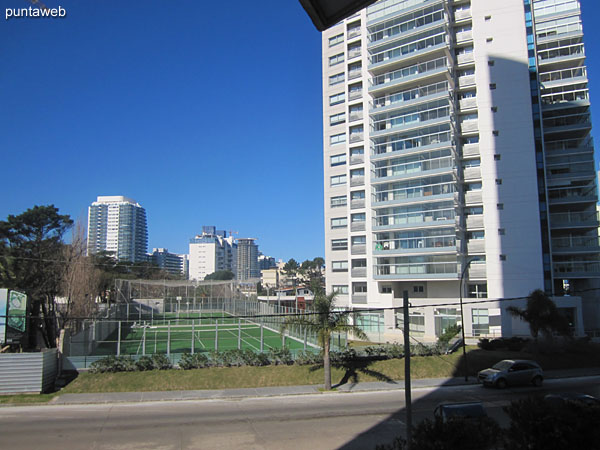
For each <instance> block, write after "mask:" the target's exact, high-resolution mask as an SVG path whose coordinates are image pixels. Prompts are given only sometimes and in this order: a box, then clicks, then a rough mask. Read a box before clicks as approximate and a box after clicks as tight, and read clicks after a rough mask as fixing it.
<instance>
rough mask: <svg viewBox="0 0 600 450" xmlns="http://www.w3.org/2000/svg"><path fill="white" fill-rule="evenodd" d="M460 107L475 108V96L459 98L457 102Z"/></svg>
mask: <svg viewBox="0 0 600 450" xmlns="http://www.w3.org/2000/svg"><path fill="white" fill-rule="evenodd" d="M458 106H459V107H460V109H473V108H477V99H476V98H475V97H469V98H461V99H460V100H459V102H458Z"/></svg>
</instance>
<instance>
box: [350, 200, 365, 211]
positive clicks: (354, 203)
mask: <svg viewBox="0 0 600 450" xmlns="http://www.w3.org/2000/svg"><path fill="white" fill-rule="evenodd" d="M364 207H365V199H364V198H361V199H360V200H351V201H350V209H360V208H364Z"/></svg>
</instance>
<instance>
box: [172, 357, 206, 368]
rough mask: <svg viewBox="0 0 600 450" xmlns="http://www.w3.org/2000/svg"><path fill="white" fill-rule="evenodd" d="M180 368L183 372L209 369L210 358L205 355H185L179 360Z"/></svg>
mask: <svg viewBox="0 0 600 450" xmlns="http://www.w3.org/2000/svg"><path fill="white" fill-rule="evenodd" d="M179 367H180V368H182V369H183V370H189V369H202V368H204V367H208V357H207V356H206V355H205V354H204V353H194V354H193V355H190V354H189V353H184V354H183V355H181V359H180V360H179Z"/></svg>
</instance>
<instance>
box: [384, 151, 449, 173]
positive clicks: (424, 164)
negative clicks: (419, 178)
mask: <svg viewBox="0 0 600 450" xmlns="http://www.w3.org/2000/svg"><path fill="white" fill-rule="evenodd" d="M453 167H454V158H453V157H452V156H447V157H444V158H435V159H429V160H425V161H413V162H408V163H404V164H394V165H389V166H386V167H381V168H377V169H375V178H386V177H394V176H401V175H410V174H414V173H419V172H425V171H428V170H436V169H450V168H453Z"/></svg>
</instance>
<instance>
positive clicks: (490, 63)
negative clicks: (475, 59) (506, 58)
mask: <svg viewBox="0 0 600 450" xmlns="http://www.w3.org/2000/svg"><path fill="white" fill-rule="evenodd" d="M494 64H496V61H494V60H493V59H490V60H489V61H488V66H490V67H492V66H493V65H494Z"/></svg>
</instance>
